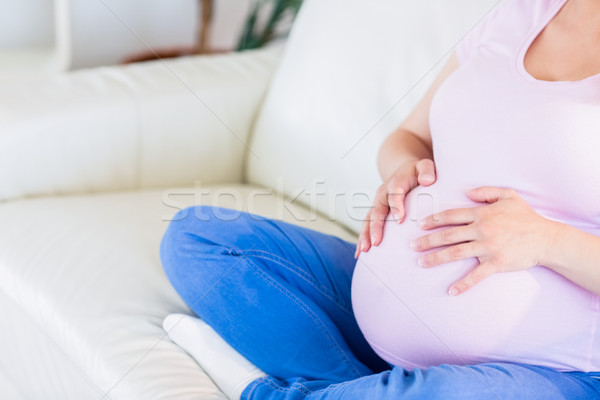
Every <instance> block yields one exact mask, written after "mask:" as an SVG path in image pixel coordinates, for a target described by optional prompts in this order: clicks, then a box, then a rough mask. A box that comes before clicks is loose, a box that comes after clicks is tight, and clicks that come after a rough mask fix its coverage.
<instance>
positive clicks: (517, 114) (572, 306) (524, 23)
mask: <svg viewBox="0 0 600 400" xmlns="http://www.w3.org/2000/svg"><path fill="white" fill-rule="evenodd" d="M566 1H567V0H505V1H504V2H502V3H501V4H500V6H498V7H497V8H496V9H495V10H494V11H493V12H492V13H490V14H489V15H488V16H487V17H486V18H485V19H484V20H483V22H481V23H480V24H479V25H478V26H477V27H476V28H475V29H474V30H472V31H471V32H470V33H469V35H468V36H467V37H466V38H465V39H464V40H463V41H462V42H461V44H460V45H459V47H458V48H457V51H456V52H457V56H458V60H459V63H460V68H459V69H458V70H457V71H456V72H455V73H454V74H452V75H451V76H450V77H449V78H448V79H447V80H446V81H445V82H444V83H443V84H442V86H441V87H440V88H439V90H438V91H437V93H436V95H435V97H434V99H433V103H432V105H431V112H430V126H431V134H432V138H433V150H434V158H435V161H436V165H437V170H438V181H437V182H436V183H435V184H434V185H433V186H431V187H429V188H424V187H417V188H416V189H415V190H413V191H412V192H411V193H410V194H409V195H408V196H407V198H406V207H407V218H406V221H405V222H404V223H403V224H402V225H397V224H396V223H394V222H392V221H389V220H388V222H387V223H386V225H385V230H384V240H383V242H382V243H381V245H379V246H378V247H374V248H372V249H371V250H370V251H369V252H368V253H363V254H362V255H361V256H360V258H359V260H358V262H357V266H356V270H355V273H354V277H353V282H352V302H353V307H354V311H355V313H356V318H357V320H358V323H359V326H360V328H361V330H362V331H363V333H364V335H365V337H366V338H367V340H368V341H369V343H370V344H371V346H372V347H373V348H374V349H375V351H377V353H378V354H379V355H380V356H381V357H382V358H384V359H385V360H387V361H388V362H390V363H392V364H395V365H400V366H402V367H404V368H407V369H412V368H417V367H418V368H422V367H428V366H432V365H440V364H458V365H466V364H474V363H481V362H493V361H509V362H521V363H529V364H537V365H542V366H547V367H551V368H555V369H557V370H560V371H569V370H580V371H586V372H590V371H600V327H599V326H598V324H599V320H600V297H599V296H598V295H596V294H593V293H591V292H589V291H587V290H585V289H583V288H581V287H580V286H578V285H576V284H574V283H572V282H571V281H569V280H567V279H566V278H564V277H562V276H561V275H559V274H557V273H555V272H553V271H551V270H549V269H548V268H546V267H543V266H535V267H533V268H530V269H528V270H526V271H520V272H511V273H502V274H496V275H494V276H492V277H490V278H488V279H486V280H485V281H483V282H482V283H480V284H479V285H477V286H476V287H474V288H473V289H471V290H470V291H469V292H467V293H465V294H463V295H460V296H457V297H452V296H449V295H448V294H447V290H448V288H449V286H450V284H451V283H453V282H454V281H456V280H457V279H458V278H459V277H461V276H464V275H465V274H466V273H467V272H468V271H470V270H471V269H472V268H473V267H474V266H475V265H476V264H477V260H476V259H474V258H473V259H468V260H463V261H459V262H454V263H449V264H445V265H441V266H438V267H435V268H431V269H423V268H420V267H419V266H418V265H417V255H418V254H417V253H416V252H414V251H413V250H411V249H410V247H409V243H410V241H411V240H412V239H414V238H416V237H418V236H421V235H423V234H425V232H424V231H422V230H421V229H420V228H419V226H418V224H417V221H418V220H420V219H422V218H424V217H425V216H427V215H429V214H432V213H434V212H438V211H441V210H444V209H448V208H455V207H473V206H480V204H477V203H474V202H471V201H470V200H469V199H468V198H467V197H466V196H465V194H464V192H465V190H466V189H468V188H473V187H477V186H484V185H489V186H500V187H508V188H513V189H515V190H516V191H517V192H518V193H519V194H520V195H521V196H522V197H523V198H524V199H525V200H526V201H527V202H528V203H529V204H530V205H531V206H532V207H533V208H534V209H535V210H536V211H537V212H538V213H539V214H541V215H542V216H544V217H547V218H549V219H552V220H556V221H561V222H564V223H566V224H569V225H572V226H574V227H576V228H578V229H581V230H583V231H586V232H589V233H591V234H594V235H597V236H600V74H598V75H595V76H592V77H589V78H587V79H584V80H581V81H575V82H566V81H565V82H548V81H540V80H536V79H535V78H533V77H532V76H531V75H529V74H528V72H527V71H526V70H525V68H524V66H523V58H524V54H525V52H526V51H527V50H528V48H529V46H530V45H531V43H532V41H533V40H534V39H535V37H536V36H537V35H538V34H539V33H540V32H541V31H542V29H543V28H544V27H545V26H546V25H547V24H548V23H549V22H550V21H551V20H552V18H553V17H554V16H555V15H556V14H557V13H558V11H559V10H560V9H561V7H562V6H563V5H564V4H565V3H566ZM598 267H599V268H600V265H599V266H598Z"/></svg>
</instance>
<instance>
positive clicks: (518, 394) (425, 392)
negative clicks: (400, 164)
mask: <svg viewBox="0 0 600 400" xmlns="http://www.w3.org/2000/svg"><path fill="white" fill-rule="evenodd" d="M354 249H355V245H354V244H353V243H350V242H347V241H344V240H342V239H340V238H338V237H335V236H331V235H327V234H323V233H320V232H317V231H314V230H311V229H307V228H303V227H299V226H296V225H293V224H289V223H286V222H282V221H278V220H273V219H269V218H265V217H260V216H258V215H255V214H250V213H245V212H241V211H236V210H229V209H225V208H220V207H209V206H198V207H192V208H188V209H185V210H182V211H181V212H179V213H178V214H177V215H176V217H175V218H174V220H173V221H172V222H171V224H170V226H169V228H168V230H167V232H166V234H165V236H164V238H163V241H162V243H161V249H160V250H161V260H162V263H163V267H164V270H165V272H166V274H167V276H168V278H169V280H170V282H171V283H172V285H173V286H174V288H175V289H176V290H177V292H178V293H179V294H180V296H181V297H182V299H183V300H184V301H185V302H186V303H187V304H188V305H189V306H190V308H191V309H192V310H193V311H194V312H195V313H196V314H197V315H198V316H199V317H200V318H202V319H203V320H204V321H205V322H206V323H208V324H209V325H210V326H212V327H213V328H214V329H215V330H216V331H217V332H218V333H219V335H221V336H222V337H223V338H224V339H225V340H226V341H227V342H228V343H229V344H230V345H231V346H232V347H234V348H235V349H236V350H237V351H238V352H239V353H241V354H242V355H244V356H245V357H246V358H247V359H248V360H250V361H251V362H252V363H254V364H255V365H256V366H258V367H259V368H261V369H262V370H263V371H265V372H266V373H267V374H268V375H269V376H268V377H266V378H261V379H258V380H256V381H254V382H252V383H251V384H250V385H249V386H248V387H247V388H246V389H245V391H244V393H243V395H242V398H243V399H274V400H275V399H277V400H284V399H286V400H287V399H290V400H291V399H304V398H306V399H310V400H312V399H328V400H333V399H373V400H379V399H406V400H409V399H410V400H413V399H427V400H437V399H439V400H453V399H461V400H483V399H491V400H519V399H524V400H525V399H526V400H537V399H539V400H542V399H543V400H559V399H560V400H563V399H600V380H599V379H597V378H596V376H600V374H598V373H584V372H558V371H555V370H553V369H550V368H547V367H541V366H535V365H524V364H515V363H509V362H496V363H485V364H477V365H468V366H459V365H440V366H432V367H429V368H424V369H415V370H411V371H409V370H405V369H403V368H400V367H398V366H395V367H394V366H390V365H389V364H387V363H386V362H385V361H383V360H382V359H381V358H379V357H378V356H377V355H376V354H375V352H374V351H373V350H372V349H371V348H370V346H369V345H368V343H367V341H366V340H365V338H364V337H363V335H362V334H361V332H360V329H359V327H358V325H357V323H356V320H355V318H354V315H353V312H352V305H351V301H350V284H351V279H352V272H353V269H354V266H355V262H356V260H355V259H354ZM423 351H427V349H423Z"/></svg>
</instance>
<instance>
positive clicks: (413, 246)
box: [410, 240, 417, 250]
mask: <svg viewBox="0 0 600 400" xmlns="http://www.w3.org/2000/svg"><path fill="white" fill-rule="evenodd" d="M410 248H411V249H413V250H416V249H417V241H416V240H413V241H412V242H410Z"/></svg>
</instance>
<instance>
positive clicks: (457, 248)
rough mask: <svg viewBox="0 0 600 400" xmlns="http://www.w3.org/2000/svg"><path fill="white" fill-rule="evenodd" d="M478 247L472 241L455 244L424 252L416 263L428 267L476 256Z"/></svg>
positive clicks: (478, 250)
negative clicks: (427, 252)
mask: <svg viewBox="0 0 600 400" xmlns="http://www.w3.org/2000/svg"><path fill="white" fill-rule="evenodd" d="M479 247H480V246H479V245H477V244H475V243H473V242H468V243H461V244H457V245H454V246H451V247H447V248H445V249H443V250H439V251H435V252H432V253H429V254H424V255H422V256H421V257H419V260H418V263H419V265H420V266H421V267H423V268H429V267H435V266H436V265H440V264H446V263H449V262H452V261H458V260H463V259H465V258H471V257H477V256H479V255H480V254H481V252H480V249H479Z"/></svg>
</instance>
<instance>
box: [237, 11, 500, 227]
mask: <svg viewBox="0 0 600 400" xmlns="http://www.w3.org/2000/svg"><path fill="white" fill-rule="evenodd" d="M498 2H499V1H498V0H452V1H448V0H419V1H414V0H380V1H376V2H369V1H359V0H352V1H347V0H346V1H343V0H306V1H305V2H304V5H303V7H302V10H301V12H300V14H299V16H298V19H297V20H296V23H295V26H294V29H293V32H292V34H291V36H290V40H289V42H288V44H287V47H286V51H285V54H284V57H283V60H282V62H281V63H280V66H279V69H278V71H277V73H276V76H275V78H274V80H273V83H272V85H271V88H270V90H269V93H268V95H267V99H266V101H265V105H264V106H263V108H262V111H261V115H260V117H259V119H258V122H257V125H256V128H255V130H254V134H253V140H252V142H251V147H252V150H253V153H252V154H249V156H248V157H249V158H248V179H249V181H250V182H253V183H257V184H262V185H266V186H270V187H273V188H277V189H278V190H282V191H283V192H285V193H294V192H298V191H299V190H304V192H303V193H302V194H301V195H300V196H299V197H298V200H299V201H302V202H305V203H306V204H311V203H314V204H316V207H317V209H318V210H320V211H321V212H323V213H326V214H329V215H331V216H335V218H336V219H337V220H338V221H340V222H342V223H344V224H346V225H347V226H349V227H350V228H352V229H354V230H358V229H360V224H361V222H360V220H361V219H362V218H364V215H365V214H366V211H367V208H366V207H368V206H370V205H371V203H372V199H373V195H374V192H375V189H376V188H377V186H378V185H379V184H380V178H379V176H378V173H377V170H376V162H375V160H376V154H377V150H378V148H379V145H380V144H381V142H382V140H383V139H384V138H385V136H387V135H388V134H389V133H390V132H392V131H393V130H394V129H395V128H396V127H397V126H398V125H399V124H400V122H401V121H402V120H403V119H404V118H405V116H406V115H407V114H408V113H409V112H410V111H411V110H412V109H413V107H414V106H415V105H416V103H417V102H418V100H419V99H420V98H421V97H422V96H423V94H424V92H425V90H426V89H427V88H428V87H429V85H430V84H431V82H432V81H433V79H434V77H435V76H436V75H437V72H438V70H439V68H440V67H441V66H442V65H443V62H444V60H445V58H446V56H447V55H448V54H449V53H450V52H451V51H452V49H453V48H454V47H455V46H456V44H457V43H458V42H459V41H460V39H461V38H462V37H463V36H464V35H465V33H466V32H468V31H469V29H471V28H472V27H473V26H474V25H475V24H476V23H477V22H479V21H480V20H481V19H482V18H483V16H484V15H485V14H487V13H488V12H489V11H490V10H491V9H492V8H493V7H494V5H495V4H496V3H498Z"/></svg>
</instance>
